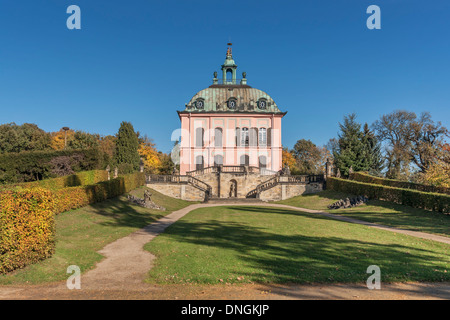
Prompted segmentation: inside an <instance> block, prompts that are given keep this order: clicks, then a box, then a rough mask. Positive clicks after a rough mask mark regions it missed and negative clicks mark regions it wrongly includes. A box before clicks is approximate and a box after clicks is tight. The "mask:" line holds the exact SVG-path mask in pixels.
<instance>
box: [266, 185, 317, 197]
mask: <svg viewBox="0 0 450 320" xmlns="http://www.w3.org/2000/svg"><path fill="white" fill-rule="evenodd" d="M322 190H323V184H322V183H311V184H306V185H305V184H293V183H289V184H287V183H286V184H278V185H276V186H275V187H273V188H271V189H268V190H265V191H263V192H261V193H260V194H259V199H261V200H263V201H278V200H285V199H289V198H292V197H296V196H300V195H303V194H309V193H315V192H319V191H322Z"/></svg>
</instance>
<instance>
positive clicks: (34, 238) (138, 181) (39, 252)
mask: <svg viewBox="0 0 450 320" xmlns="http://www.w3.org/2000/svg"><path fill="white" fill-rule="evenodd" d="M92 177H95V175H94V176H91V178H92ZM144 184H145V174H144V173H141V172H137V173H132V174H127V175H123V176H119V177H118V178H116V179H112V180H107V181H102V182H99V183H96V184H91V185H86V186H76V187H68V188H54V189H53V190H48V189H44V188H42V187H32V188H23V187H21V186H19V187H16V188H14V189H13V188H8V189H6V188H5V189H3V190H1V191H0V274H1V273H6V272H9V271H12V270H15V269H19V268H23V267H25V266H26V265H28V264H32V263H35V262H38V261H39V260H43V259H46V258H48V257H50V256H51V255H52V254H53V252H54V247H55V245H54V236H55V230H54V229H55V222H54V215H55V214H58V213H61V212H64V211H68V210H72V209H76V208H80V207H83V206H86V205H89V204H91V203H95V202H100V201H104V200H106V199H109V198H114V197H117V196H120V195H122V194H124V193H126V192H129V191H131V190H133V189H136V188H138V187H140V186H142V185H144Z"/></svg>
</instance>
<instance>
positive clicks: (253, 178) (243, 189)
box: [220, 173, 273, 198]
mask: <svg viewBox="0 0 450 320" xmlns="http://www.w3.org/2000/svg"><path fill="white" fill-rule="evenodd" d="M271 178H273V176H271V175H260V174H256V173H249V174H242V173H241V174H239V173H221V174H220V198H229V197H230V190H231V184H232V183H233V181H235V182H236V195H237V196H236V197H237V198H245V197H246V195H247V193H249V192H250V191H252V190H253V189H255V188H256V187H257V186H258V185H259V184H260V183H262V182H264V181H267V180H269V179H271Z"/></svg>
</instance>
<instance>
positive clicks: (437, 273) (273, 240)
mask: <svg viewBox="0 0 450 320" xmlns="http://www.w3.org/2000/svg"><path fill="white" fill-rule="evenodd" d="M145 249H146V250H148V251H150V252H151V253H153V254H155V255H156V256H157V259H156V261H155V266H154V268H153V269H152V270H151V271H150V272H149V276H148V281H149V282H152V283H159V284H174V283H181V284H184V283H194V284H219V283H249V282H259V283H327V282H365V281H366V280H367V278H368V276H369V274H367V273H366V270H367V267H368V266H370V265H378V266H379V267H380V268H381V276H382V281H383V282H391V281H450V256H449V253H450V250H449V249H450V246H449V245H446V244H443V243H438V242H433V241H429V240H423V239H418V238H414V237H410V236H406V235H401V234H396V233H392V232H388V231H384V230H376V229H373V228H369V227H367V226H363V225H357V224H351V223H346V222H342V221H337V220H333V219H330V218H326V217H323V216H319V215H315V214H308V213H302V212H299V211H296V210H288V209H283V208H273V207H271V208H269V207H252V206H229V207H227V206H222V207H214V208H201V209H197V210H195V211H192V212H190V213H189V214H187V215H186V216H184V217H183V218H182V219H180V220H179V221H177V222H176V223H175V224H173V225H172V226H170V227H169V228H168V229H166V231H165V232H164V233H163V234H161V235H159V236H158V237H156V238H155V239H154V240H153V241H152V242H150V243H148V244H147V245H146V246H145Z"/></svg>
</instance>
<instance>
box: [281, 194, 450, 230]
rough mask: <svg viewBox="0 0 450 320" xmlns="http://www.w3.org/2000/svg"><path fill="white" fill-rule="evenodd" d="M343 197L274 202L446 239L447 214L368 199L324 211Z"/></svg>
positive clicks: (449, 224) (316, 196)
mask: <svg viewBox="0 0 450 320" xmlns="http://www.w3.org/2000/svg"><path fill="white" fill-rule="evenodd" d="M346 197H347V195H346V194H342V193H338V192H334V191H322V192H319V193H315V194H309V195H304V196H298V197H294V198H291V199H287V200H283V201H278V202H276V203H282V204H287V205H291V206H296V207H301V208H307V209H315V210H322V211H327V212H330V213H334V214H339V215H343V216H348V217H353V218H356V219H360V220H364V221H369V222H374V223H378V224H383V225H388V226H393V227H397V228H402V229H407V230H414V231H421V232H427V233H434V234H438V235H442V236H447V237H450V215H448V214H447V215H446V214H442V213H437V212H431V211H426V210H422V209H416V208H412V207H407V206H402V205H399V204H395V203H391V202H386V201H380V200H370V201H369V202H368V203H367V204H365V205H362V206H359V207H355V208H349V209H339V210H329V209H328V208H327V206H328V205H329V204H331V203H333V202H335V201H337V200H339V199H343V198H346Z"/></svg>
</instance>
